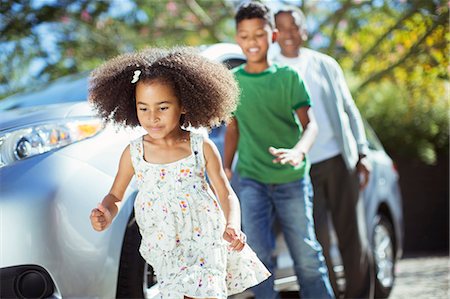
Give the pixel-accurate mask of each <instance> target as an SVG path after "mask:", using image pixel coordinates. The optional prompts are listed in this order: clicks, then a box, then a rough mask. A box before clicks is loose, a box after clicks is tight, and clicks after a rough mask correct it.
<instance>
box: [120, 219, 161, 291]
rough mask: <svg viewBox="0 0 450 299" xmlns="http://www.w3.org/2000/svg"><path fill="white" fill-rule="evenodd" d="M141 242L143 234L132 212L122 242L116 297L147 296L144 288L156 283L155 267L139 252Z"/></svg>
mask: <svg viewBox="0 0 450 299" xmlns="http://www.w3.org/2000/svg"><path fill="white" fill-rule="evenodd" d="M140 243H141V235H140V233H139V228H138V226H137V224H136V221H135V218H134V213H132V215H131V217H130V221H129V222H128V225H127V230H126V232H125V236H124V240H123V244H122V252H121V255H120V266H119V275H118V279H117V293H116V298H145V297H146V296H145V291H144V289H145V288H150V287H152V286H153V285H155V283H156V280H155V279H154V273H153V268H152V267H151V266H150V265H148V264H147V263H146V262H145V261H144V259H143V258H142V256H141V254H140V253H139V246H140ZM144 275H145V276H146V277H144ZM145 280H146V283H145V284H146V286H144V281H145Z"/></svg>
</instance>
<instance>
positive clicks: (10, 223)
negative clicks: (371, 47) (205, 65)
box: [0, 43, 403, 298]
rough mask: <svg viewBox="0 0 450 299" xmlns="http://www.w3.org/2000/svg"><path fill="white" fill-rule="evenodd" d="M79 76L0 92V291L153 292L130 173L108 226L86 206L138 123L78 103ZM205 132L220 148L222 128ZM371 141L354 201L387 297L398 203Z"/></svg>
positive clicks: (228, 49) (386, 164) (104, 186)
mask: <svg viewBox="0 0 450 299" xmlns="http://www.w3.org/2000/svg"><path fill="white" fill-rule="evenodd" d="M200 49H201V51H202V53H203V54H204V55H205V56H206V57H209V58H210V59H213V60H216V61H220V62H223V63H226V64H227V65H228V66H229V67H230V68H231V67H234V66H236V65H238V64H240V63H242V62H243V61H244V56H243V55H242V53H241V51H240V49H239V47H237V46H236V45H234V44H226V43H220V44H215V45H210V46H203V47H200ZM87 76H88V73H82V74H79V75H74V76H67V77H64V78H61V79H59V80H56V81H54V82H52V83H50V84H48V85H47V86H45V87H43V88H40V89H38V90H33V91H29V92H28V93H23V94H18V95H14V96H11V97H8V98H6V99H4V100H2V101H0V225H1V226H0V238H1V239H0V241H1V242H0V297H1V298H63V297H64V298H72V297H77V298H80V297H83V298H114V297H117V298H153V297H156V296H157V295H158V285H157V283H156V277H155V276H154V274H153V270H152V268H151V266H149V265H147V264H146V263H145V262H144V260H143V259H142V258H141V257H140V255H139V252H138V247H139V244H140V235H139V231H138V228H137V226H136V223H135V221H134V214H133V202H134V198H135V196H136V192H137V191H136V186H135V185H134V182H132V183H131V184H130V187H129V188H128V190H127V192H126V194H125V196H124V200H123V203H122V206H121V208H120V211H119V213H118V215H117V217H116V218H115V219H114V221H113V223H112V225H111V226H110V228H109V229H108V230H106V231H104V232H102V233H98V232H96V231H94V230H93V229H92V228H91V225H90V221H89V213H90V211H91V209H92V208H93V207H95V206H96V204H97V203H98V202H99V201H101V200H102V198H103V197H104V195H105V194H106V193H107V192H108V191H109V189H110V187H111V185H112V182H113V179H114V176H115V174H116V170H117V166H118V161H119V157H120V154H121V153H122V151H123V149H124V148H125V147H126V145H127V144H128V143H129V141H130V140H131V139H133V138H134V137H135V136H138V134H140V132H139V131H138V130H124V129H120V130H119V129H118V128H115V127H111V126H106V127H105V126H103V125H102V123H101V122H100V120H99V119H98V118H97V117H96V115H95V113H94V112H93V111H92V110H91V108H90V107H89V105H88V103H87V102H86V98H87ZM210 136H211V138H212V139H213V140H214V141H216V143H217V144H218V146H219V148H223V140H222V136H223V128H218V129H215V130H213V131H212V132H211V135H210ZM369 136H371V135H370V134H369ZM373 136H374V135H373ZM372 140H374V141H372V151H371V154H370V155H369V158H370V159H371V160H372V163H373V166H374V170H373V175H372V177H371V181H370V185H369V187H368V188H367V189H366V191H365V193H364V203H365V208H366V213H367V219H368V228H369V236H370V237H371V240H372V241H373V247H374V253H375V259H376V260H377V265H378V267H377V277H378V285H379V289H380V290H381V291H382V292H384V293H383V294H386V296H387V294H389V291H390V289H391V288H392V284H393V281H394V268H393V266H394V263H395V260H396V258H398V257H400V254H401V251H402V241H403V228H402V210H401V200H400V194H399V189H398V177H397V173H396V172H395V171H394V168H393V164H392V161H391V160H390V159H389V157H388V156H387V155H386V153H385V152H384V151H383V149H382V147H381V145H380V144H379V142H378V141H377V140H376V138H375V137H374V138H372ZM282 244H283V243H282V242H280V247H279V271H278V272H277V274H276V275H277V281H276V282H277V287H278V288H280V289H281V290H286V289H287V288H289V287H291V286H293V285H294V286H295V277H294V276H293V271H292V269H291V266H292V263H291V260H290V258H289V255H288V254H287V251H286V250H285V248H284V247H283V245H282ZM336 269H337V270H339V265H337V267H336Z"/></svg>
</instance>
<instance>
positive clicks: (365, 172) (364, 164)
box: [356, 157, 372, 190]
mask: <svg viewBox="0 0 450 299" xmlns="http://www.w3.org/2000/svg"><path fill="white" fill-rule="evenodd" d="M356 171H357V172H358V176H359V178H360V181H359V188H360V189H361V190H363V189H364V188H366V187H367V184H368V183H369V176H370V172H371V171H372V165H371V164H370V162H369V160H368V159H367V158H366V157H361V158H360V159H359V161H358V163H357V164H356Z"/></svg>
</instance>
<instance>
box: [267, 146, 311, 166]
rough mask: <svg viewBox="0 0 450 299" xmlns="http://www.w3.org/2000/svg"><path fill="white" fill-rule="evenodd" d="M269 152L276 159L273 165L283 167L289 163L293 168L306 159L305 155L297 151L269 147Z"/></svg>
mask: <svg viewBox="0 0 450 299" xmlns="http://www.w3.org/2000/svg"><path fill="white" fill-rule="evenodd" d="M269 152H270V153H271V154H272V155H273V156H274V157H275V159H273V160H272V162H273V163H280V164H282V165H284V164H286V163H289V164H291V165H292V166H297V165H299V164H300V163H301V162H302V161H303V159H304V158H305V154H304V153H303V152H301V151H298V150H295V149H287V148H278V149H277V148H274V147H272V146H271V147H269Z"/></svg>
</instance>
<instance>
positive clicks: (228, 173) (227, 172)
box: [224, 168, 233, 181]
mask: <svg viewBox="0 0 450 299" xmlns="http://www.w3.org/2000/svg"><path fill="white" fill-rule="evenodd" d="M224 171H225V175H226V176H227V179H228V180H229V181H231V179H232V178H233V170H231V168H224Z"/></svg>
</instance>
